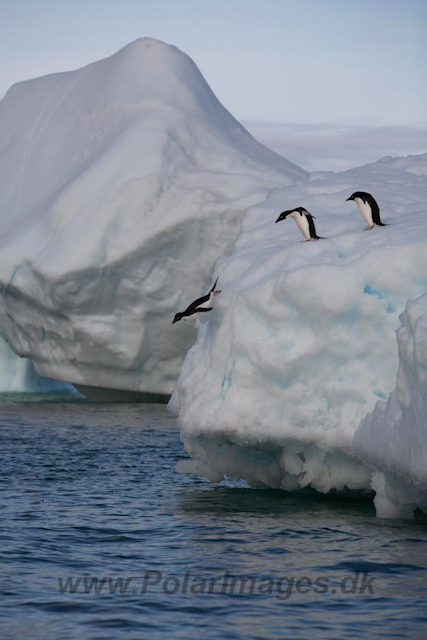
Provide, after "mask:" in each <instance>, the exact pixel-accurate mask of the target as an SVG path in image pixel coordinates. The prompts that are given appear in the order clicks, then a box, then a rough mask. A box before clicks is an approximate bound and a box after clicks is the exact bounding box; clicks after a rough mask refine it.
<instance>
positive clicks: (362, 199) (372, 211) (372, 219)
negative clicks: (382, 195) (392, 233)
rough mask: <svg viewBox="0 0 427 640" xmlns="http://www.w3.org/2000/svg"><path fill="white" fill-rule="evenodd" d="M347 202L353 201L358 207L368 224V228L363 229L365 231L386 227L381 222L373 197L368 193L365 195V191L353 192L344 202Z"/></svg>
mask: <svg viewBox="0 0 427 640" xmlns="http://www.w3.org/2000/svg"><path fill="white" fill-rule="evenodd" d="M348 200H354V202H355V203H356V204H357V206H358V207H359V211H360V213H361V214H362V216H363V218H364V219H365V220H366V222H367V224H368V226H367V227H365V231H368V230H369V229H373V228H374V227H375V226H378V227H386V226H387V225H386V224H384V222H381V218H380V209H379V206H378V204H377V201H376V200H375V198H374V196H371V194H370V193H366V192H365V191H355V192H354V193H353V194H352V195H351V196H350V197H349V198H347V200H346V202H347V201H348Z"/></svg>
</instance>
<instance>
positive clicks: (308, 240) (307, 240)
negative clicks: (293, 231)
mask: <svg viewBox="0 0 427 640" xmlns="http://www.w3.org/2000/svg"><path fill="white" fill-rule="evenodd" d="M300 242H310V238H307V239H306V240H300Z"/></svg>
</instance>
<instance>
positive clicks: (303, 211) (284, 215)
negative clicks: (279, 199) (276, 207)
mask: <svg viewBox="0 0 427 640" xmlns="http://www.w3.org/2000/svg"><path fill="white" fill-rule="evenodd" d="M294 211H298V213H301V215H302V214H307V213H308V211H307V210H306V209H304V207H295V209H289V211H283V212H282V213H281V214H280V216H279V217H278V218H277V220H276V222H281V221H282V220H286V218H287V217H288V216H290V215H291V213H293V212H294Z"/></svg>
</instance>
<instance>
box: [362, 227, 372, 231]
mask: <svg viewBox="0 0 427 640" xmlns="http://www.w3.org/2000/svg"><path fill="white" fill-rule="evenodd" d="M373 228H374V227H365V228H364V229H363V231H370V230H371V229H373Z"/></svg>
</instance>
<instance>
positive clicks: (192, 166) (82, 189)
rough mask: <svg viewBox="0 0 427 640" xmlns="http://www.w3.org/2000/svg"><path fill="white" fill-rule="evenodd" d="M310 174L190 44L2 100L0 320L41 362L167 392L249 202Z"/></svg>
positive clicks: (56, 370) (68, 372)
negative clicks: (256, 122)
mask: <svg viewBox="0 0 427 640" xmlns="http://www.w3.org/2000/svg"><path fill="white" fill-rule="evenodd" d="M306 175H307V174H306V172H305V171H304V170H302V169H300V168H299V167H297V166H296V165H293V164H292V163H290V162H288V161H287V160H285V159H284V158H282V157H280V156H278V155H277V154H275V153H273V152H272V151H270V150H268V149H267V148H266V147H263V146H262V145H261V144H259V143H258V142H256V141H255V140H254V138H252V136H251V135H250V134H249V133H248V132H247V131H246V130H245V129H244V128H243V127H242V126H241V125H240V124H239V123H238V122H237V121H236V120H235V119H234V118H233V117H232V116H231V115H230V113H229V112H228V111H227V110H226V109H224V107H223V106H222V105H221V104H220V103H219V102H218V100H217V99H216V97H215V96H214V94H213V93H212V91H211V89H210V88H209V86H208V85H207V83H206V82H205V80H204V78H203V77H202V75H201V74H200V72H199V70H198V69H197V67H196V65H195V64H194V63H193V62H192V61H191V60H190V58H189V57H188V56H187V55H185V54H184V53H182V52H181V51H179V50H178V49H176V48H175V47H172V46H169V45H166V44H164V43H162V42H159V41H157V40H152V39H149V38H144V39H141V40H137V41H135V42H133V43H132V44H130V45H128V46H127V47H125V48H124V49H122V50H120V51H119V52H118V53H116V54H115V55H113V56H111V57H110V58H107V59H105V60H101V61H100V62H96V63H94V64H91V65H89V66H86V67H84V68H82V69H79V70H77V71H71V72H66V73H59V74H54V75H49V76H45V77H42V78H37V79H35V80H30V81H27V82H21V83H19V84H16V85H14V86H13V87H12V88H11V89H10V90H9V91H8V93H7V95H6V97H5V98H4V100H3V101H2V102H1V107H0V219H1V222H2V224H1V232H0V245H1V251H0V333H1V334H2V335H3V336H4V337H5V338H6V340H7V342H8V343H9V344H10V345H11V347H12V349H13V350H14V351H15V352H16V353H17V354H19V355H20V356H25V357H28V358H31V360H32V361H33V363H34V365H35V368H36V370H37V372H38V373H39V374H40V375H42V376H47V377H50V378H55V379H58V380H65V381H68V382H72V383H76V384H77V385H79V384H80V385H91V386H97V387H107V388H110V387H112V388H116V389H127V390H137V391H144V392H153V393H164V394H168V393H171V392H172V390H173V388H174V385H175V382H176V378H177V375H178V371H179V366H180V364H181V360H182V358H183V356H184V354H185V352H186V350H187V349H188V347H189V346H190V344H191V343H192V341H193V340H194V329H193V328H192V327H191V326H189V325H184V324H183V323H181V324H180V325H175V326H174V327H172V325H171V321H172V318H173V316H174V314H175V313H176V311H178V310H180V309H181V308H182V307H184V306H186V305H187V304H188V303H189V302H191V300H192V299H193V298H195V297H197V296H198V295H201V294H203V293H204V292H205V289H206V288H207V287H208V286H209V283H210V278H211V273H212V270H213V266H214V263H215V261H216V259H217V258H218V256H221V255H224V254H227V252H228V251H230V250H231V248H232V247H233V245H234V241H235V239H236V236H237V234H238V231H239V225H240V221H241V218H242V216H243V213H244V211H245V209H246V208H247V207H248V206H250V205H252V204H254V203H255V202H259V201H261V200H263V199H264V198H265V196H266V194H267V193H268V192H269V191H270V190H271V189H273V188H275V187H278V186H286V185H291V184H292V183H293V182H295V180H298V179H302V180H305V178H306Z"/></svg>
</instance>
